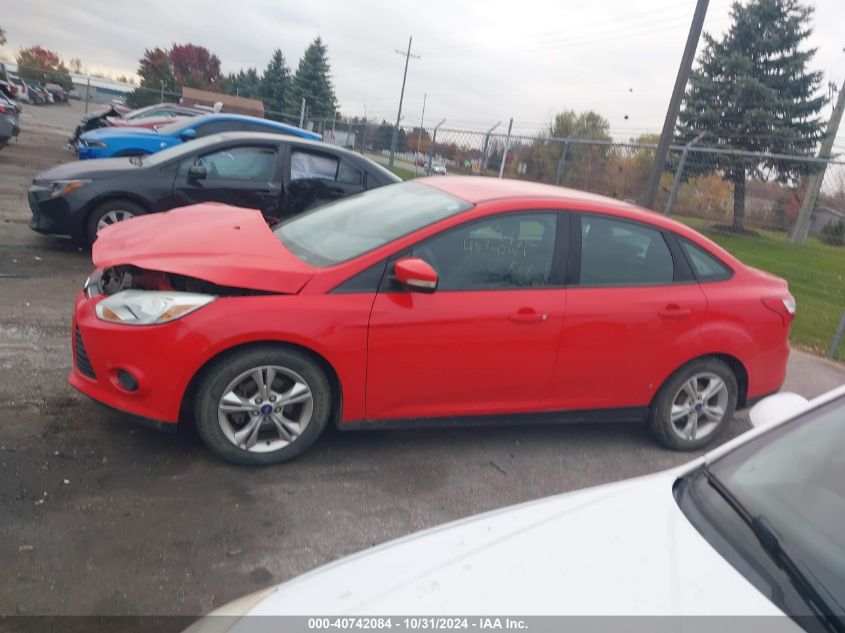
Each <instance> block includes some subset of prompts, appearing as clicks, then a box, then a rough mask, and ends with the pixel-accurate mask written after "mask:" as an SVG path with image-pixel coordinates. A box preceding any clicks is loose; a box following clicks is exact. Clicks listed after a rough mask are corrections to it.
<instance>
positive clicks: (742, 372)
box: [649, 352, 748, 410]
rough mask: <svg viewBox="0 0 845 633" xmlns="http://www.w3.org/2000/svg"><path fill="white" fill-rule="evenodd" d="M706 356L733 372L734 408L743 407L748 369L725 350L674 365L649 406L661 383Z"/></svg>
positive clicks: (746, 392)
mask: <svg viewBox="0 0 845 633" xmlns="http://www.w3.org/2000/svg"><path fill="white" fill-rule="evenodd" d="M708 358H715V359H717V360H720V361H722V362H723V363H725V364H726V365H727V366H728V367H730V369H731V371H732V372H733V374H734V376H735V377H736V384H737V392H738V393H737V401H736V408H737V410H739V409H743V408H745V406H746V404H747V402H748V369H746V367H745V363H743V362H742V361H741V360H740V359H739V358H737V357H736V356H734V355H733V354H727V353H725V352H710V353H707V354H701V355H699V356H696V357H695V358H690V359H689V360H688V361H686V362H685V363H683V364H682V365H679V366H678V367H676V368H675V369H674V370H672V372H671V373H670V374H669V375H668V376H666V378H665V379H664V380H663V382H662V383H660V387H658V388H657V390H656V391H655V392H654V395H653V396H652V398H651V402H650V403H649V407H653V406H654V401H655V399H656V398H657V397H658V395H659V394H660V390H661V389H662V388H663V385H665V384H666V382H667V381H668V380H669V379H671V378H672V376H674V375H675V374H676V373H678V372H679V371H680V370H682V369H683V368H684V367H686V366H687V365H690V364H692V363H694V362H696V361H700V360H705V359H708Z"/></svg>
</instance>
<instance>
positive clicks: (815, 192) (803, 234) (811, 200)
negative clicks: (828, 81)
mask: <svg viewBox="0 0 845 633" xmlns="http://www.w3.org/2000/svg"><path fill="white" fill-rule="evenodd" d="M843 110H845V81H843V82H842V88H841V89H840V90H839V97H838V98H837V99H836V107H835V108H834V109H833V115H832V116H831V117H830V121H828V123H827V131H826V132H825V135H824V140H823V141H822V145H821V147H820V148H819V158H820V159H822V160H825V161H826V160H828V159H829V158H830V152H831V150H832V149H833V141H834V139H835V138H836V133H837V132H838V131H839V123H840V122H841V121H842V111H843ZM825 171H827V163H826V162H825V163H823V164H822V165H821V168H820V169H819V171H817V172H816V173H815V174H811V175H810V177H809V178H808V179H807V192H806V193H805V194H804V199H803V200H802V201H801V210H800V211H799V212H798V219H797V220H796V221H795V228H793V229H792V235H791V236H790V237H789V240H790V241H791V242H792V243H793V244H803V243H804V241H805V240H806V239H807V234H808V233H809V232H810V220H811V218H812V216H813V209H815V208H816V201H817V200H818V199H819V192H820V191H821V188H822V181H823V180H824V173H825Z"/></svg>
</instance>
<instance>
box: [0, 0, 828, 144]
mask: <svg viewBox="0 0 845 633" xmlns="http://www.w3.org/2000/svg"><path fill="white" fill-rule="evenodd" d="M695 4H696V3H695V0H636V1H633V0H473V1H472V2H470V1H469V0H450V1H442V0H425V1H421V0H417V1H414V2H401V1H400V2H396V1H393V2H387V1H376V0H356V1H355V2H350V1H342V0H339V1H327V0H322V1H314V0H302V1H296V0H282V1H279V0H241V1H239V2H210V1H208V0H205V1H195V0H177V1H174V0H146V1H145V2H142V3H138V2H132V3H130V2H126V1H122V0H118V1H112V2H103V1H102V0H97V1H92V0H62V2H61V3H60V4H57V3H56V1H55V0H26V1H25V2H6V3H4V5H5V6H4V10H3V15H2V21H0V25H2V27H3V28H4V29H5V30H6V35H7V38H8V43H7V45H6V46H5V47H4V49H2V51H0V53H2V54H3V55H4V56H5V57H6V58H8V59H14V56H15V54H16V53H17V51H18V50H19V49H20V48H21V47H24V46H29V45H32V44H41V45H42V46H45V47H46V48H50V49H53V50H55V51H57V52H58V53H59V54H61V55H62V56H63V57H64V58H65V59H69V58H71V57H79V58H80V59H81V60H82V62H83V64H84V65H85V66H87V68H88V69H89V70H102V71H106V72H111V73H113V74H114V75H118V74H122V73H128V74H131V73H134V71H135V69H136V68H137V65H138V58H139V57H141V55H142V54H143V52H144V49H145V48H153V47H155V46H161V47H167V46H169V45H170V44H172V43H174V42H177V43H187V42H192V43H194V44H200V45H203V46H206V47H207V48H209V49H210V50H211V51H212V52H214V53H216V54H217V55H218V56H219V57H220V59H221V60H222V63H223V70H224V71H225V72H230V71H235V70H238V69H239V68H241V67H247V66H256V67H257V68H258V69H259V72H260V71H261V70H262V69H263V67H264V66H265V65H266V63H267V61H268V59H269V57H270V55H271V53H272V51H273V49H274V48H276V47H279V48H281V49H282V51H283V53H284V54H285V57H286V58H287V61H288V65H289V66H291V67H292V68H293V69H295V68H296V64H297V61H298V60H299V57H300V56H301V55H302V52H303V50H304V49H305V47H306V46H307V45H308V43H309V42H310V41H311V40H312V39H313V38H314V37H315V36H316V35H320V36H322V38H323V39H324V41H325V42H326V44H327V45H328V49H329V55H330V60H331V64H332V71H333V78H334V84H335V89H336V92H337V97H338V99H339V101H340V105H341V111H342V112H343V113H344V114H346V115H362V114H364V112H365V110H366V114H367V115H368V116H369V117H370V118H373V117H379V118H381V117H384V118H386V119H388V120H395V117H396V107H397V104H398V100H399V91H400V87H401V83H402V69H403V64H404V59H403V57H402V56H401V55H399V54H397V53H396V52H395V51H396V49H397V48H398V49H402V50H404V49H406V48H407V46H408V36H409V35H413V37H414V41H413V48H412V52H413V53H415V54H418V55H419V56H420V59H412V60H411V63H410V67H409V70H408V83H407V87H406V91H405V107H404V111H403V121H404V122H405V123H407V124H415V125H416V124H418V122H419V120H420V115H421V113H422V105H423V94H424V93H428V100H427V104H426V110H425V119H426V122H427V123H428V124H433V123H434V122H436V121H438V120H440V119H441V118H446V119H447V125H446V127H468V128H474V129H478V128H485V127H489V126H490V125H492V124H494V123H495V122H496V121H499V120H501V121H503V125H504V126H506V125H507V120H508V118H510V117H514V127H515V129H517V130H519V131H534V130H537V129H539V128H540V127H542V126H543V125H544V124H545V123H547V122H548V120H549V119H550V118H551V116H552V115H553V114H554V113H556V112H558V111H560V110H562V109H565V108H573V109H576V110H586V109H593V110H596V111H597V112H599V113H600V114H602V115H604V116H605V117H606V118H607V119H608V120H609V121H610V123H611V131H612V133H613V135H614V137H616V138H628V137H631V136H636V135H638V134H640V133H642V132H646V131H652V132H653V131H659V129H660V127H661V124H662V120H663V116H664V115H665V109H666V104H667V102H668V100H669V96H670V94H671V91H672V86H673V82H674V78H675V74H676V72H677V69H678V63H679V60H680V56H681V53H682V51H683V47H684V43H685V41H686V35H687V32H688V30H689V24H690V20H691V18H692V14H693V11H694V8H695ZM730 4H731V2H730V0H710V8H709V10H708V15H707V20H706V22H705V30H706V31H708V32H710V33H714V34H718V33H721V32H722V31H724V30H725V29H726V28H727V26H728V25H729V23H730V20H729V14H728V9H729V7H730ZM815 6H816V15H815V32H814V34H813V36H812V45H813V46H816V47H818V49H819V50H818V53H817V55H816V58H815V60H814V62H813V66H814V68H816V69H818V70H822V71H824V72H825V83H826V82H827V81H829V80H833V81H835V82H837V83H838V84H840V85H841V83H842V80H843V78H845V53H843V51H842V48H843V46H845V0H817V1H816V2H815ZM828 114H829V111H828V112H827V113H826V115H825V116H826V117H827V116H828ZM626 117H627V118H626ZM843 138H845V135H843V134H840V136H839V139H840V140H839V141H838V143H837V144H838V145H845V141H843V140H841V139H843Z"/></svg>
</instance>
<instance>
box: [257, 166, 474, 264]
mask: <svg viewBox="0 0 845 633" xmlns="http://www.w3.org/2000/svg"><path fill="white" fill-rule="evenodd" d="M471 208H472V204H470V203H469V202H466V201H465V200H461V199H460V198H456V197H455V196H452V195H450V194H448V193H445V192H443V191H440V190H439V189H435V188H434V187H428V186H426V185H423V184H420V183H416V182H413V181H409V182H404V183H400V184H396V185H391V186H389V187H379V188H378V189H373V190H372V191H367V192H366V193H363V194H359V195H355V196H350V197H348V198H343V199H341V200H337V201H335V202H332V203H329V204H327V205H325V206H322V207H319V208H317V209H314V210H313V211H310V212H308V213H304V214H302V215H298V216H296V217H294V218H291V219H290V220H288V221H286V222H283V223H282V224H280V225H279V226H278V228H276V229H275V230H274V231H273V233H274V234H275V235H276V237H277V238H278V239H279V241H280V242H281V243H282V244H283V245H284V246H285V248H287V249H288V250H289V251H291V252H292V253H293V254H294V255H296V256H297V257H299V258H300V259H302V260H303V261H306V262H308V263H309V264H311V265H313V266H331V265H332V264H338V263H340V262H343V261H346V260H349V259H352V258H354V257H358V256H359V255H361V254H363V253H366V252H367V251H370V250H373V249H374V248H378V247H379V246H383V245H384V244H388V243H390V242H392V241H394V240H396V239H397V238H400V237H402V236H404V235H408V234H410V233H413V232H414V231H417V230H419V229H421V228H423V227H424V226H428V225H429V224H433V223H435V222H437V221H439V220H442V219H444V218H447V217H450V216H453V215H456V214H458V213H461V212H463V211H466V210H467V209H471Z"/></svg>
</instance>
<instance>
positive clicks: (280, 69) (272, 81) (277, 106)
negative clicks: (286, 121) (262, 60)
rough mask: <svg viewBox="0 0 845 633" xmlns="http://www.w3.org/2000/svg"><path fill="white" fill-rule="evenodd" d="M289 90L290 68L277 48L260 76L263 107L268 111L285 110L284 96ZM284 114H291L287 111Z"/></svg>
mask: <svg viewBox="0 0 845 633" xmlns="http://www.w3.org/2000/svg"><path fill="white" fill-rule="evenodd" d="M290 90H291V78H290V69H289V68H288V67H287V63H286V62H285V56H284V55H282V50H281V49H280V48H277V49H276V50H275V51H273V57H271V58H270V63H268V64H267V68H265V69H264V75H262V77H261V97H262V98H263V99H264V107H265V108H266V109H267V111H268V113H278V115H281V113H282V112H285V108H286V106H285V98H286V97H287V95H288V92H290ZM285 114H292V112H290V111H287V112H285Z"/></svg>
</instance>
